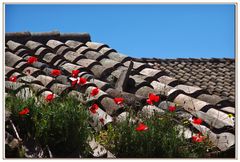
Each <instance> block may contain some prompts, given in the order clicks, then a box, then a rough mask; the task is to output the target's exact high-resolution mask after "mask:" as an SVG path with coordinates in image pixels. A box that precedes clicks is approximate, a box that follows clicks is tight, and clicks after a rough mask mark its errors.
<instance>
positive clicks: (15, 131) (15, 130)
mask: <svg viewBox="0 0 240 162" xmlns="http://www.w3.org/2000/svg"><path fill="white" fill-rule="evenodd" d="M10 123H11V125H12V127H13V130H14V133H15V135H16V137H17V139H18V140H19V141H22V139H21V138H20V137H19V134H18V132H17V129H16V127H15V125H14V124H13V121H12V120H10Z"/></svg>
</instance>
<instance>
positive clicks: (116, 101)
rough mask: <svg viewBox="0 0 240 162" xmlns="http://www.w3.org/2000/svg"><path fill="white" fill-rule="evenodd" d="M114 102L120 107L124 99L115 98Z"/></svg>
mask: <svg viewBox="0 0 240 162" xmlns="http://www.w3.org/2000/svg"><path fill="white" fill-rule="evenodd" d="M114 102H115V103H116V104H118V105H119V104H122V103H123V98H114Z"/></svg>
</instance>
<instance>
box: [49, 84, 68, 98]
mask: <svg viewBox="0 0 240 162" xmlns="http://www.w3.org/2000/svg"><path fill="white" fill-rule="evenodd" d="M71 89H72V88H71V86H70V85H64V84H61V83H54V84H52V86H51V87H50V90H51V91H53V92H54V93H55V94H57V95H67V94H68V93H69V91H71Z"/></svg>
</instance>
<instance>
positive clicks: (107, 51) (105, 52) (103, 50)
mask: <svg viewBox="0 0 240 162" xmlns="http://www.w3.org/2000/svg"><path fill="white" fill-rule="evenodd" d="M98 52H100V53H101V54H103V55H108V54H109V53H111V52H117V51H116V50H115V49H112V48H108V47H103V48H101V50H99V51H98Z"/></svg>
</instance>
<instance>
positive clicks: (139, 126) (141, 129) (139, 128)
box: [136, 123, 148, 131]
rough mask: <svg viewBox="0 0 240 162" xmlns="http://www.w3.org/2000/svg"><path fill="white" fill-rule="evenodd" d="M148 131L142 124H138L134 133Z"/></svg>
mask: <svg viewBox="0 0 240 162" xmlns="http://www.w3.org/2000/svg"><path fill="white" fill-rule="evenodd" d="M145 130H148V126H146V125H145V124H143V123H139V125H138V127H137V128H136V131H145Z"/></svg>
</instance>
